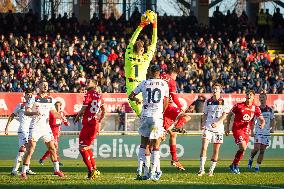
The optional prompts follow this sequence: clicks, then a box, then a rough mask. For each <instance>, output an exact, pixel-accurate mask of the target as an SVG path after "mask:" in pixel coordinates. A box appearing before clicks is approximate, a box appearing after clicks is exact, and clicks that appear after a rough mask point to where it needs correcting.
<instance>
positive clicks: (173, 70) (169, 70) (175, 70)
mask: <svg viewBox="0 0 284 189" xmlns="http://www.w3.org/2000/svg"><path fill="white" fill-rule="evenodd" d="M166 72H167V73H168V74H171V73H178V68H177V67H176V66H174V65H169V66H168V68H167V71H166Z"/></svg>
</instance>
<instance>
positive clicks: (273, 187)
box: [113, 177, 284, 189]
mask: <svg viewBox="0 0 284 189" xmlns="http://www.w3.org/2000/svg"><path fill="white" fill-rule="evenodd" d="M113 178H117V179H128V180H135V178H126V177H113ZM157 182H170V183H185V184H213V185H217V184H219V185H224V186H226V185H227V186H228V185H233V186H249V187H257V188H269V189H284V188H281V187H276V186H263V185H256V184H223V183H222V184H220V183H205V182H191V181H180V180H179V181H172V180H159V181H157Z"/></svg>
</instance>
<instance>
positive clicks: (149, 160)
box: [144, 154, 151, 176]
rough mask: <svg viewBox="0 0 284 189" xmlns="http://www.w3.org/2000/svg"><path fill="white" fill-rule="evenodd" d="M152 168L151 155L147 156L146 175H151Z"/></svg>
mask: <svg viewBox="0 0 284 189" xmlns="http://www.w3.org/2000/svg"><path fill="white" fill-rule="evenodd" d="M150 166H151V155H150V154H148V155H146V154H145V167H144V175H145V176H148V175H149V171H150Z"/></svg>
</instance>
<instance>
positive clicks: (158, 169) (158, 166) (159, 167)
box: [156, 161, 161, 173]
mask: <svg viewBox="0 0 284 189" xmlns="http://www.w3.org/2000/svg"><path fill="white" fill-rule="evenodd" d="M156 171H157V173H160V172H161V161H158V164H157V169H156Z"/></svg>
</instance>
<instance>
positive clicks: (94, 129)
mask: <svg viewBox="0 0 284 189" xmlns="http://www.w3.org/2000/svg"><path fill="white" fill-rule="evenodd" d="M86 84H87V88H88V92H87V93H86V94H85V100H84V102H83V106H82V108H81V110H80V111H79V113H78V114H77V116H76V117H75V120H74V122H75V123H76V122H78V121H79V119H80V117H81V116H82V115H83V120H82V125H83V128H82V130H81V132H80V135H79V150H80V153H81V155H82V157H83V161H84V162H85V164H86V166H87V168H88V171H89V172H88V178H90V179H95V178H96V177H97V176H98V175H99V174H100V172H99V171H98V170H97V167H96V163H95V159H94V155H93V151H92V149H91V144H92V143H93V141H94V139H95V138H96V135H97V133H98V132H99V131H100V123H101V121H102V119H103V118H104V115H105V108H104V102H103V99H102V96H101V95H100V94H99V93H98V92H97V91H96V90H95V89H94V87H95V83H94V81H93V80H92V79H88V80H87V82H86Z"/></svg>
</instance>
